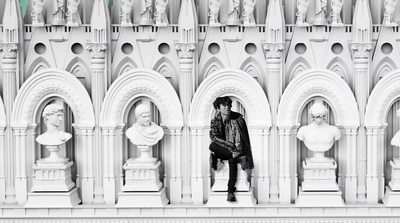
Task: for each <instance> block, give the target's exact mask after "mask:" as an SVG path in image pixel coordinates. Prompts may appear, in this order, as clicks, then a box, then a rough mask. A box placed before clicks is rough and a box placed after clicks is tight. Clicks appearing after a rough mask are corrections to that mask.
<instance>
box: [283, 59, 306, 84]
mask: <svg viewBox="0 0 400 223" xmlns="http://www.w3.org/2000/svg"><path fill="white" fill-rule="evenodd" d="M309 68H311V66H310V63H308V62H307V61H306V60H305V59H304V58H303V57H299V58H297V59H296V60H295V61H294V62H293V64H292V65H291V66H290V67H289V69H288V73H287V74H288V76H287V77H288V78H289V79H287V80H286V83H288V82H289V81H291V80H293V79H294V78H295V77H296V76H297V75H298V74H300V73H302V72H304V71H306V70H307V69H309Z"/></svg>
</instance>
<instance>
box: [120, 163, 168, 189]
mask: <svg viewBox="0 0 400 223" xmlns="http://www.w3.org/2000/svg"><path fill="white" fill-rule="evenodd" d="M160 165H161V162H160V161H158V162H157V163H156V164H152V163H148V164H146V163H137V162H134V161H133V162H130V161H129V160H128V162H127V163H126V164H125V165H124V167H123V168H124V170H125V185H124V186H123V187H122V190H123V191H159V190H160V188H161V187H162V185H163V184H162V183H161V181H160V173H159V167H160Z"/></svg>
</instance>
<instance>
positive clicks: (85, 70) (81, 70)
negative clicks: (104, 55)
mask: <svg viewBox="0 0 400 223" xmlns="http://www.w3.org/2000/svg"><path fill="white" fill-rule="evenodd" d="M65 70H66V71H68V72H70V73H71V74H73V75H74V76H75V77H76V78H78V79H79V78H82V77H83V78H84V79H85V80H86V82H85V84H84V86H85V88H86V90H87V91H88V92H89V91H90V82H91V80H90V73H91V71H90V68H89V67H88V65H87V64H86V63H85V61H83V60H82V59H81V58H79V57H75V58H74V59H72V60H71V61H70V63H69V64H68V65H67V66H66V68H65Z"/></svg>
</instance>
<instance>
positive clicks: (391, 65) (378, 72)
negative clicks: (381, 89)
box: [372, 57, 397, 84]
mask: <svg viewBox="0 0 400 223" xmlns="http://www.w3.org/2000/svg"><path fill="white" fill-rule="evenodd" d="M396 69H397V66H396V63H395V62H394V61H393V60H392V59H391V58H390V57H385V58H383V59H382V60H381V61H380V62H379V63H378V64H377V65H376V69H375V70H374V72H373V73H372V75H373V77H372V78H373V79H372V80H373V83H374V84H377V83H378V82H379V80H381V79H382V78H383V77H384V76H385V75H387V74H388V73H390V72H391V71H393V70H396Z"/></svg>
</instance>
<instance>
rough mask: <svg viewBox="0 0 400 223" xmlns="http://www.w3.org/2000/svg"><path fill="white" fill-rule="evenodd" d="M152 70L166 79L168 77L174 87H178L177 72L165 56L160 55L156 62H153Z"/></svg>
mask: <svg viewBox="0 0 400 223" xmlns="http://www.w3.org/2000/svg"><path fill="white" fill-rule="evenodd" d="M153 70H155V71H156V72H158V73H160V74H161V75H163V76H164V77H165V78H166V79H169V80H170V81H171V84H172V85H173V86H174V88H175V89H178V78H177V77H176V74H178V73H179V72H178V70H176V68H175V66H174V64H173V63H172V61H171V60H169V59H168V58H167V57H162V58H161V59H160V60H158V61H157V63H155V65H154V69H153Z"/></svg>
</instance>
